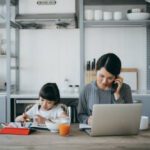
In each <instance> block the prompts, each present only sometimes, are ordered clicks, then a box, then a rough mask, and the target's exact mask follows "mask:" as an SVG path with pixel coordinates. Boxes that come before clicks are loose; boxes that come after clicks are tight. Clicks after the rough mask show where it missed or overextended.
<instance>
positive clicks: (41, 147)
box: [0, 124, 150, 150]
mask: <svg viewBox="0 0 150 150" xmlns="http://www.w3.org/2000/svg"><path fill="white" fill-rule="evenodd" d="M10 149H11V150H23V149H26V150H68V149H70V150H101V149H102V150H149V149H150V129H149V130H145V131H140V132H139V135H132V136H101V137H90V136H89V135H87V134H86V133H85V132H83V131H80V130H79V128H78V124H73V125H71V133H70V135H69V136H67V137H63V136H60V135H59V134H58V133H51V132H50V131H44V130H38V131H36V132H34V133H32V134H30V135H2V134H1V135H0V150H10Z"/></svg>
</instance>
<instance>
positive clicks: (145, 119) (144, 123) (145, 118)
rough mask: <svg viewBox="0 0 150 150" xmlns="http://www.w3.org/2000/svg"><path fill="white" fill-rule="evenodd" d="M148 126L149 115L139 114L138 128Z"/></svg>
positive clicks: (144, 128) (142, 128) (143, 128)
mask: <svg viewBox="0 0 150 150" xmlns="http://www.w3.org/2000/svg"><path fill="white" fill-rule="evenodd" d="M148 127H149V117H148V116H141V121H140V130H146V129H148Z"/></svg>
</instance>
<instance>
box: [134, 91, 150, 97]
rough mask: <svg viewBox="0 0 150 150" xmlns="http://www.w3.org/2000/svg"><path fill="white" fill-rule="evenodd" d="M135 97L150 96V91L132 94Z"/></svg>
mask: <svg viewBox="0 0 150 150" xmlns="http://www.w3.org/2000/svg"><path fill="white" fill-rule="evenodd" d="M132 95H133V96H150V90H138V91H134V92H132Z"/></svg>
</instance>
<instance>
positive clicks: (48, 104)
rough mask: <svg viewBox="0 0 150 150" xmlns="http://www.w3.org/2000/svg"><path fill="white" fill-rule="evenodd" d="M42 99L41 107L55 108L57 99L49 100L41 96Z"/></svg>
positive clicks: (44, 108)
mask: <svg viewBox="0 0 150 150" xmlns="http://www.w3.org/2000/svg"><path fill="white" fill-rule="evenodd" d="M40 100H41V108H42V109H43V110H50V109H52V108H53V106H54V105H55V101H53V100H52V101H49V100H46V99H43V98H40Z"/></svg>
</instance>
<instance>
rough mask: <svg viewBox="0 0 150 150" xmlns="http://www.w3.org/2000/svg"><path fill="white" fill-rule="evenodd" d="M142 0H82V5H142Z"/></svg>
mask: <svg viewBox="0 0 150 150" xmlns="http://www.w3.org/2000/svg"><path fill="white" fill-rule="evenodd" d="M145 3H146V2H145V1H144V0H84V5H135V4H136V5H142V4H145Z"/></svg>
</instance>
